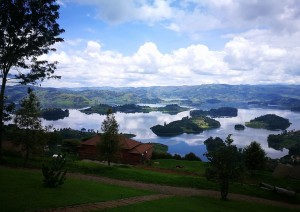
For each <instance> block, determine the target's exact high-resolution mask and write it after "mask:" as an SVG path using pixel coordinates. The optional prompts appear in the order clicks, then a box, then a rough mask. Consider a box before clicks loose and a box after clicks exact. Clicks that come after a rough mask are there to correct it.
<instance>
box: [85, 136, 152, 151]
mask: <svg viewBox="0 0 300 212" xmlns="http://www.w3.org/2000/svg"><path fill="white" fill-rule="evenodd" d="M119 141H120V145H121V148H122V149H126V150H129V151H128V152H129V153H133V154H142V153H144V152H145V151H147V150H149V149H151V148H152V145H151V144H144V143H141V142H138V141H135V140H132V139H130V138H127V137H125V136H122V135H119ZM98 142H101V136H100V135H95V136H94V137H92V138H90V139H88V140H86V141H84V142H82V143H81V145H89V146H96V145H97V143H98Z"/></svg>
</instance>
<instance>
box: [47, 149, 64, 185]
mask: <svg viewBox="0 0 300 212" xmlns="http://www.w3.org/2000/svg"><path fill="white" fill-rule="evenodd" d="M65 164H66V160H65V155H60V154H59V155H54V156H53V158H52V161H51V164H50V165H48V166H47V165H44V164H43V166H42V171H43V176H44V180H43V182H44V185H45V186H46V187H50V188H55V187H57V186H59V185H62V184H63V183H64V181H65V180H66V177H65V175H66V173H67V170H66V169H64V166H65Z"/></svg>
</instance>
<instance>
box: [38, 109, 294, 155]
mask: <svg viewBox="0 0 300 212" xmlns="http://www.w3.org/2000/svg"><path fill="white" fill-rule="evenodd" d="M69 111H70V115H69V117H67V118H64V119H60V120H57V121H47V120H43V125H50V124H51V125H53V127H54V128H67V127H70V128H72V129H77V130H81V129H82V128H86V129H87V130H88V129H94V130H95V131H97V130H99V131H100V128H101V123H102V122H103V120H104V119H105V116H104V115H99V114H90V115H87V114H84V113H82V112H80V111H79V110H72V109H71V110H69ZM265 114H276V115H278V116H281V117H284V118H288V119H289V120H290V122H291V123H292V124H291V126H290V127H289V128H288V130H292V129H295V130H299V129H300V113H295V112H292V111H289V110H278V109H259V108H254V109H239V110H238V116H237V117H234V118H217V120H218V121H219V122H220V123H221V127H220V128H218V129H213V130H208V131H204V132H203V133H201V134H182V135H179V136H176V137H171V138H162V137H158V136H156V135H155V134H154V133H153V132H152V131H151V130H150V127H152V126H154V125H156V124H161V125H163V124H164V122H166V123H169V122H172V121H175V120H179V119H181V118H182V117H185V116H188V115H189V111H186V112H182V113H179V114H177V115H169V114H164V113H161V112H151V113H130V114H125V113H116V114H115V117H116V120H117V122H118V123H119V131H120V132H122V133H132V134H135V135H136V137H135V138H134V139H135V140H137V141H141V142H144V143H147V142H157V143H162V144H166V145H168V146H169V151H168V152H169V153H171V154H174V153H177V154H180V155H185V154H187V153H189V152H194V153H195V154H196V155H198V156H199V157H201V158H202V159H203V160H205V157H204V156H203V154H204V153H205V152H206V148H205V145H204V144H203V142H204V141H205V140H206V139H207V138H209V137H217V136H218V137H220V138H222V139H225V138H226V137H227V136H228V134H232V138H233V140H234V144H236V145H237V146H238V147H244V146H247V145H249V144H250V143H251V141H257V142H259V143H260V144H261V146H262V147H263V148H264V149H265V151H266V152H267V154H268V156H269V157H271V158H280V157H282V156H284V155H286V154H288V150H286V149H284V150H283V151H277V150H274V149H272V148H269V147H268V143H267V137H268V135H269V134H279V133H280V132H281V131H269V130H265V129H252V128H247V127H246V129H245V130H243V131H236V130H234V125H235V124H244V123H245V122H246V121H249V120H250V119H253V118H255V117H258V116H261V115H265Z"/></svg>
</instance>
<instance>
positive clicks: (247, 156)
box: [243, 141, 267, 171]
mask: <svg viewBox="0 0 300 212" xmlns="http://www.w3.org/2000/svg"><path fill="white" fill-rule="evenodd" d="M243 157H244V161H245V166H246V168H247V169H248V170H250V171H255V170H262V169H264V167H265V165H266V160H267V158H266V152H265V151H264V150H263V149H262V147H261V145H260V144H259V143H257V142H255V141H253V142H251V143H250V144H249V145H248V146H246V147H245V148H244V149H243Z"/></svg>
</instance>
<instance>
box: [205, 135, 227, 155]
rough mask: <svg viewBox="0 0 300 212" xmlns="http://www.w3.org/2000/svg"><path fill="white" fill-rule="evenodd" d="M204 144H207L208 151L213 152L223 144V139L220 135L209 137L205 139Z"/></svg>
mask: <svg viewBox="0 0 300 212" xmlns="http://www.w3.org/2000/svg"><path fill="white" fill-rule="evenodd" d="M204 145H205V146H206V150H207V151H208V152H212V151H215V150H216V149H217V148H219V147H220V146H222V145H223V140H222V139H221V138H219V137H216V138H213V137H209V138H208V139H206V140H205V141H204Z"/></svg>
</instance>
